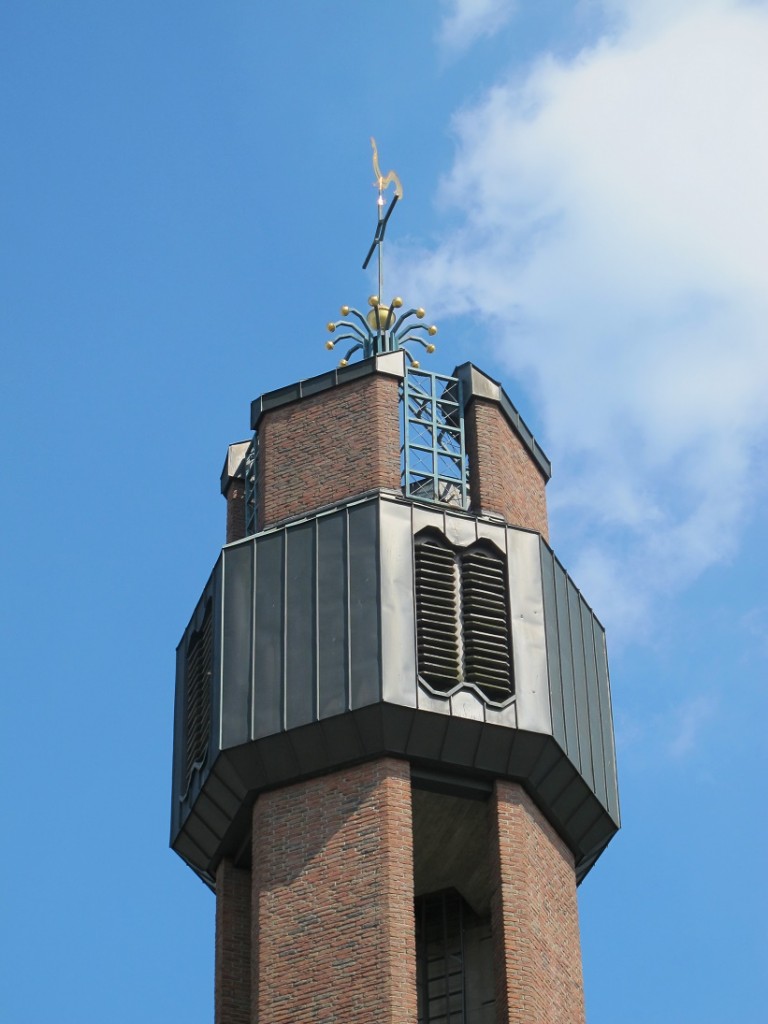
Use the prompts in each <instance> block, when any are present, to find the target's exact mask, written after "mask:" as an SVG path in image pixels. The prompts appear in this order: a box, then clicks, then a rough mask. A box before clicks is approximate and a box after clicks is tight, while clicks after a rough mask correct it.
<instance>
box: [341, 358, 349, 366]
mask: <svg viewBox="0 0 768 1024" xmlns="http://www.w3.org/2000/svg"><path fill="white" fill-rule="evenodd" d="M346 365H347V360H346V359H340V360H339V366H346Z"/></svg>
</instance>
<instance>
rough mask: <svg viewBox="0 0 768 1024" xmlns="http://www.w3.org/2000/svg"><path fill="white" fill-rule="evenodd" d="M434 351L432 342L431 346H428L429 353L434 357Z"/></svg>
mask: <svg viewBox="0 0 768 1024" xmlns="http://www.w3.org/2000/svg"><path fill="white" fill-rule="evenodd" d="M434 351H435V346H434V345H433V344H432V342H430V343H429V345H427V352H429V354H430V355H432V353H433V352H434Z"/></svg>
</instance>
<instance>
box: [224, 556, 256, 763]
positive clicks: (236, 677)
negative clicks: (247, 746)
mask: <svg viewBox="0 0 768 1024" xmlns="http://www.w3.org/2000/svg"><path fill="white" fill-rule="evenodd" d="M222 555H223V562H224V570H223V577H222V588H223V607H222V616H223V624H222V634H221V636H222V655H221V672H222V684H221V701H220V706H221V723H220V730H221V731H220V734H219V735H220V744H221V748H222V749H225V748H226V747H235V746H237V745H238V743H245V742H246V740H247V739H248V736H249V733H250V728H249V725H250V723H249V710H250V709H249V703H250V701H249V698H250V686H251V657H252V654H251V637H252V634H253V545H252V544H238V545H236V546H234V547H231V548H224V551H223V552H222Z"/></svg>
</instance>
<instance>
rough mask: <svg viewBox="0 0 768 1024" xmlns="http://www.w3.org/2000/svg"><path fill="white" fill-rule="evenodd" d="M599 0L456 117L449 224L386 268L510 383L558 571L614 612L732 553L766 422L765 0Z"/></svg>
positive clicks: (634, 607) (635, 608)
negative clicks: (589, 24) (561, 56)
mask: <svg viewBox="0 0 768 1024" xmlns="http://www.w3.org/2000/svg"><path fill="white" fill-rule="evenodd" d="M606 6H610V8H611V11H612V12H613V13H614V14H615V15H616V19H615V21H614V22H612V26H613V27H612V29H611V34H609V35H606V36H605V37H603V38H602V39H600V40H598V41H597V42H596V43H595V45H594V46H593V47H592V48H590V49H589V50H585V51H583V52H581V53H580V54H579V55H578V56H577V57H575V58H573V59H571V60H568V61H560V60H556V59H554V58H553V57H551V56H545V57H544V58H542V59H541V60H540V61H539V62H538V63H537V64H536V65H535V67H533V69H532V70H531V71H530V73H529V74H528V75H527V77H526V78H524V79H523V80H522V81H521V80H520V79H513V78H510V79H509V80H505V81H503V82H500V83H499V84H498V85H497V86H496V87H495V88H493V89H492V90H491V91H490V92H488V94H487V95H486V96H484V98H483V99H482V100H481V102H480V103H478V104H477V105H476V106H474V107H472V108H469V109H465V110H463V111H462V112H460V113H459V114H458V115H457V117H456V119H455V124H454V127H455V132H456V137H457V155H456V158H455V162H454V165H453V167H452V169H451V172H450V174H449V175H448V176H447V178H446V179H445V181H444V182H443V184H442V188H441V196H440V198H441V201H442V202H443V203H449V204H451V205H452V206H453V207H454V208H455V209H456V210H457V211H458V213H459V216H460V226H459V228H458V230H456V231H455V232H454V233H453V234H451V235H450V236H449V237H446V238H445V239H444V240H443V242H442V243H441V244H440V245H439V246H438V247H437V249H436V250H435V251H434V252H433V253H431V254H427V255H425V254H420V256H419V259H418V261H416V260H414V265H413V267H412V268H411V271H410V277H411V281H412V284H411V285H409V286H408V287H409V291H411V290H412V293H413V294H419V295H420V296H424V301H429V303H430V306H431V308H433V309H435V310H437V309H440V314H441V319H442V320H443V321H445V316H446V314H450V313H466V312H470V313H472V314H473V315H474V316H478V317H484V318H485V319H486V322H487V326H488V329H489V337H491V338H493V339H494V344H497V345H498V351H497V355H498V357H499V358H500V359H501V360H502V361H503V362H505V363H506V365H507V367H508V369H509V370H511V371H512V372H514V373H515V374H517V375H518V376H522V377H524V378H525V379H527V380H529V381H531V383H532V385H533V387H534V390H535V391H536V392H537V394H538V395H539V396H540V398H539V403H538V405H537V409H536V414H537V415H536V418H537V419H538V420H539V422H542V421H543V423H544V424H545V431H544V433H545V435H546V438H547V447H548V448H549V449H550V454H551V455H552V456H553V459H554V461H555V473H556V477H555V479H554V480H553V483H552V485H551V488H550V498H551V499H552V506H551V507H552V510H553V518H554V527H555V530H554V540H555V543H556V544H557V542H558V535H559V533H561V532H562V531H566V530H567V531H573V532H574V536H575V535H576V532H577V531H581V533H582V536H581V546H582V548H583V549H584V554H583V555H582V558H581V563H580V565H579V566H578V567H576V566H572V568H573V570H574V575H575V576H576V578H577V580H578V581H579V583H580V585H582V586H583V587H584V589H585V592H586V593H587V594H588V595H589V597H590V600H593V601H594V603H595V606H596V607H597V608H599V609H600V608H605V607H607V608H609V609H610V608H613V609H614V611H613V612H610V611H609V612H608V615H606V618H607V619H611V616H613V618H614V620H615V621H614V622H613V624H614V625H619V626H622V625H623V626H624V627H625V629H627V630H629V631H632V630H634V629H636V628H638V626H639V624H640V623H641V622H642V620H643V619H644V617H645V616H646V613H647V609H648V607H649V606H650V604H651V602H652V601H653V599H654V597H655V596H657V595H658V594H659V593H660V592H664V591H668V590H669V589H670V588H675V587H677V586H680V585H682V584H684V583H686V582H687V581H688V580H690V579H691V578H693V577H694V576H695V575H696V574H697V573H700V572H701V571H702V570H703V569H705V568H706V567H707V566H708V565H710V564H713V563H715V562H717V561H718V560H719V559H722V558H724V557H728V556H729V555H730V554H731V553H732V552H733V550H734V547H735V543H736V541H735V538H736V537H737V532H738V527H739V524H740V522H741V521H742V519H743V517H744V516H745V514H746V513H747V510H748V504H749V495H750V492H751V491H754V483H753V482H752V481H750V469H751V468H752V467H753V465H754V458H755V452H756V450H757V448H758V446H759V445H761V444H764V443H765V442H766V441H767V440H768V401H766V395H767V394H768V344H766V339H767V338H768V130H767V129H766V110H765V107H766V97H768V61H766V59H765V54H766V53H768V5H767V4H766V3H764V2H763V3H745V2H737V0H676V2H667V0H665V2H664V3H662V2H661V0H632V2H631V3H630V0H610V3H608V2H606ZM513 397H514V396H513ZM595 527H599V529H600V536H599V541H598V542H596V543H590V544H584V542H583V538H584V535H585V534H590V535H592V536H593V535H594V531H595ZM628 586H631V587H632V597H631V600H630V599H626V598H625V599H624V601H623V604H622V606H621V607H622V609H623V611H621V612H620V611H619V610H618V609H619V604H618V603H617V600H616V595H617V594H619V593H621V591H622V590H624V591H625V592H626V590H627V587H628ZM593 588H596V589H593Z"/></svg>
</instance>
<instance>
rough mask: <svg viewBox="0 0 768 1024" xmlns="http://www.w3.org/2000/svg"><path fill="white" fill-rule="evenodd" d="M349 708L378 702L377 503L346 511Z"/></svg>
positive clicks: (379, 659)
mask: <svg viewBox="0 0 768 1024" xmlns="http://www.w3.org/2000/svg"><path fill="white" fill-rule="evenodd" d="M347 514H348V516H349V520H348V523H347V531H348V532H347V537H348V541H349V550H348V561H347V565H348V572H349V663H350V672H349V679H350V691H351V692H350V707H351V708H359V707H364V706H365V705H367V704H373V703H374V701H377V700H380V699H381V675H380V674H381V631H380V609H379V560H378V550H377V548H378V519H379V503H378V502H376V501H372V502H366V503H365V504H361V505H353V506H351V507H349V508H348V511H347Z"/></svg>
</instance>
